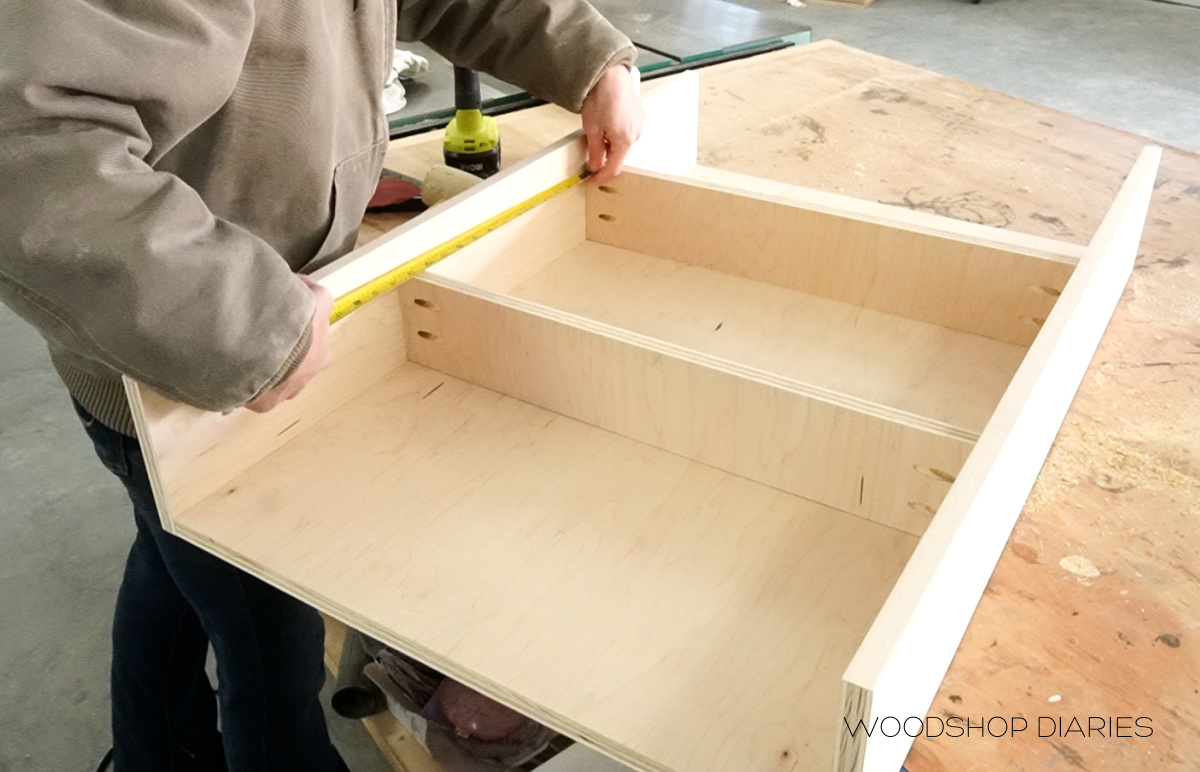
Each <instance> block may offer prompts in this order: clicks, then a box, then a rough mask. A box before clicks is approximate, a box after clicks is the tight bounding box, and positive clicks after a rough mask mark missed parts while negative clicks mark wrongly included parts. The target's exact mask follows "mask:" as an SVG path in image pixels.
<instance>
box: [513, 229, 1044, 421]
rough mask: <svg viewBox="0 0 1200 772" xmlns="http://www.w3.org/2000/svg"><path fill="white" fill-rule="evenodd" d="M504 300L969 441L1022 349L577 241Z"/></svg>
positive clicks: (995, 400)
mask: <svg viewBox="0 0 1200 772" xmlns="http://www.w3.org/2000/svg"><path fill="white" fill-rule="evenodd" d="M512 295H513V296H514V297H518V298H521V299H523V300H528V301H531V302H534V303H540V304H542V305H547V306H552V307H554V308H558V309H561V310H563V311H565V312H567V313H570V314H573V315H575V316H580V317H584V318H587V319H595V320H597V321H601V322H604V323H606V324H609V325H613V326H616V327H621V328H624V329H628V330H631V331H633V332H636V333H640V334H642V335H646V336H648V337H651V338H657V339H659V340H670V341H673V342H675V343H676V344H678V345H680V346H682V347H684V348H687V349H690V350H694V351H698V352H703V353H706V354H709V355H711V356H714V357H717V358H720V359H724V360H727V361H730V362H737V363H739V364H742V365H745V366H747V367H751V368H754V369H757V370H764V371H767V372H772V373H776V374H777V375H780V376H782V377H785V378H789V379H791V380H795V381H800V382H803V383H808V384H812V385H814V386H817V387H819V388H821V389H825V390H827V391H831V392H836V393H839V394H844V395H847V396H852V397H855V398H857V399H859V400H862V401H864V402H868V403H873V404H876V405H879V406H880V407H881V408H888V409H891V410H894V411H899V412H902V413H908V414H910V415H913V416H923V417H925V418H928V419H931V420H933V421H936V422H939V423H941V424H944V425H946V426H947V427H953V431H954V432H955V433H959V434H962V435H963V436H967V435H970V436H971V439H972V440H974V439H975V438H976V437H978V434H979V432H981V431H982V430H983V427H984V426H985V425H986V424H987V421H988V419H989V418H990V417H991V415H992V409H993V408H994V407H995V405H996V403H998V402H999V401H1000V397H1001V395H1002V394H1003V393H1004V389H1005V388H1007V386H1008V383H1009V381H1010V380H1012V376H1013V374H1014V373H1016V371H1017V366H1018V365H1020V363H1021V360H1022V359H1023V358H1024V356H1025V349H1024V348H1022V347H1021V346H1016V345H1013V344H1009V343H1002V342H1000V341H994V340H991V339H988V338H983V337H981V336H977V335H970V334H966V333H961V332H958V331H956V330H950V329H947V328H945V327H939V326H937V325H935V324H928V323H925V322H917V321H913V320H910V319H905V318H903V317H898V316H894V315H892V314H884V313H881V312H878V311H874V310H872V309H869V308H862V307H860V306H856V305H853V304H851V303H841V302H838V301H835V300H829V299H826V298H820V297H817V296H815V295H809V294H806V293H802V292H797V291H794V290H789V289H785V288H783V287H777V286H774V285H771V284H765V283H763V282H756V281H753V280H750V279H744V278H741V277H733V276H730V275H728V274H724V273H720V272H718V271H713V270H709V269H705V268H699V267H695V266H691V265H686V264H682V263H677V262H675V261H673V260H664V259H661V258H655V257H650V256H648V255H644V254H642V253H640V252H633V251H631V250H626V249H620V248H618V247H611V246H608V245H607V244H601V243H597V242H594V241H585V242H583V243H580V244H579V245H578V246H575V247H573V248H572V249H570V250H569V251H568V252H567V253H566V254H564V255H562V256H561V257H560V258H558V259H557V260H555V261H554V262H553V263H551V264H549V265H547V266H546V267H545V268H544V269H542V270H540V271H539V272H537V273H536V274H534V275H533V276H531V277H530V278H529V279H527V280H526V281H524V282H522V283H521V284H520V285H519V286H517V287H516V288H514V289H513V291H512Z"/></svg>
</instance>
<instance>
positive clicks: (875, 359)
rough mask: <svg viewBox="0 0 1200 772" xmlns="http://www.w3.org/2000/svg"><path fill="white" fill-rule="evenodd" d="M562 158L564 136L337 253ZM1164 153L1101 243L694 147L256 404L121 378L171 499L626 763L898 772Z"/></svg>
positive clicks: (636, 174)
mask: <svg viewBox="0 0 1200 772" xmlns="http://www.w3.org/2000/svg"><path fill="white" fill-rule="evenodd" d="M582 161H583V148H582V145H581V143H580V141H579V140H578V139H577V138H569V139H567V140H564V141H563V142H561V143H559V144H558V145H556V146H554V147H551V148H549V149H548V150H546V151H545V152H543V153H542V154H540V155H539V156H537V157H535V158H533V159H531V160H529V161H528V162H526V163H524V164H522V165H521V166H519V167H517V168H514V169H512V170H510V171H509V172H507V173H506V174H505V175H503V176H502V177H499V178H495V179H494V180H492V181H490V182H489V183H488V184H486V185H484V186H481V187H480V188H479V189H477V190H475V191H472V192H470V193H468V194H466V195H464V196H462V197H460V198H458V199H455V200H454V201H452V202H450V203H448V204H446V205H444V206H443V207H441V208H439V209H436V210H433V211H431V212H429V213H428V214H427V215H425V216H424V217H422V218H419V219H418V220H416V221H414V222H412V223H410V224H409V225H408V226H406V227H405V228H403V229H402V230H401V231H398V232H396V233H394V234H393V235H392V236H391V237H390V238H388V239H386V240H384V241H383V242H381V243H378V244H376V245H369V246H368V247H366V248H364V249H362V250H360V251H359V252H356V253H354V254H352V255H351V256H349V257H348V258H347V259H345V260H343V261H341V262H339V263H337V264H335V265H334V266H332V267H331V268H330V269H328V270H326V271H325V272H323V274H322V280H323V282H324V283H325V284H326V285H327V286H329V287H331V289H333V290H334V292H335V294H337V293H341V292H345V291H347V290H348V289H351V288H352V287H354V286H356V285H358V284H361V283H362V282H363V281H365V280H367V279H369V278H372V277H373V276H376V275H378V274H379V273H381V272H382V271H383V270H384V269H386V268H388V267H391V266H394V265H396V264H399V263H400V262H403V261H404V260H406V259H408V258H410V257H411V256H413V255H415V254H419V253H420V252H422V251H424V250H426V249H428V248H430V247H432V246H434V245H435V244H437V243H439V242H440V241H444V240H445V239H447V238H449V237H450V236H453V235H455V234H457V233H459V232H461V231H462V230H464V229H465V228H466V227H468V226H470V225H471V224H473V223H475V222H480V221H482V220H483V219H486V218H487V217H489V216H491V215H492V214H494V213H495V212H497V211H500V210H501V209H504V208H506V207H507V206H510V205H512V204H513V203H516V202H517V201H519V200H523V199H524V198H527V197H528V196H530V195H531V194H533V193H535V192H537V191H539V190H542V189H544V188H547V187H549V186H550V185H552V184H553V183H555V182H558V181H560V180H562V179H564V178H566V177H568V176H569V175H570V174H573V173H575V172H577V171H578V169H579V168H580V166H581V164H582ZM1156 163H1157V151H1155V150H1148V151H1147V152H1146V153H1145V154H1144V155H1143V158H1142V159H1141V160H1140V161H1139V162H1138V163H1137V165H1136V166H1135V167H1134V169H1133V172H1132V173H1131V174H1130V176H1129V179H1128V181H1127V183H1126V185H1125V188H1124V189H1123V190H1122V192H1121V193H1120V194H1119V196H1118V198H1117V200H1116V202H1115V204H1114V206H1113V209H1112V211H1111V212H1110V214H1109V216H1108V218H1107V219H1106V220H1105V221H1104V223H1103V225H1102V227H1101V228H1100V231H1099V232H1098V233H1097V235H1096V237H1095V239H1094V240H1093V242H1092V244H1091V246H1089V247H1087V248H1086V249H1085V248H1083V247H1079V246H1074V245H1069V244H1064V243H1059V242H1053V241H1049V240H1046V239H1041V238H1034V237H1030V236H1023V235H1019V234H1013V233H1008V232H1004V231H1000V230H996V229H992V228H986V227H982V226H973V225H970V224H965V223H961V222H957V221H951V220H947V219H943V218H939V217H935V216H932V215H924V214H921V213H915V212H909V211H905V210H898V209H894V208H891V207H887V206H883V205H878V204H874V203H869V202H862V201H855V200H852V199H847V198H844V197H840V196H834V195H830V194H826V193H820V192H816V191H811V190H805V189H801V188H796V187H793V186H789V185H784V184H779V183H774V182H767V181H764V180H758V179H753V178H747V177H742V176H738V175H734V174H729V173H723V172H717V171H715V170H708V169H699V168H697V169H691V170H689V171H687V172H685V173H684V174H681V175H677V176H672V175H668V174H662V173H655V172H642V171H631V172H628V173H626V174H624V175H622V176H621V177H619V178H617V179H616V180H614V181H612V182H610V183H608V184H607V185H604V186H599V187H597V186H594V185H583V186H579V187H575V188H573V189H571V190H569V191H567V192H566V193H563V194H561V195H559V196H557V197H555V198H553V199H552V200H550V201H549V202H548V203H545V204H543V205H541V206H540V207H538V208H537V209H535V210H533V211H532V212H530V213H528V214H526V215H523V216H522V217H521V218H520V219H518V220H516V221H514V222H512V223H510V224H509V225H506V226H504V227H502V228H501V229H499V230H497V231H495V232H493V233H491V234H489V235H488V236H486V237H484V238H482V239H481V240H479V241H477V242H475V243H474V244H472V245H471V246H469V247H467V248H466V249H464V250H463V251H461V252H459V253H458V254H456V255H454V256H453V257H451V258H450V259H448V260H446V261H445V262H443V263H441V264H440V265H438V266H437V267H435V268H434V269H433V270H431V271H429V272H428V273H427V274H425V275H424V276H423V277H421V278H419V279H417V280H414V281H412V282H409V283H408V284H406V285H404V286H403V287H402V288H401V289H400V290H399V291H397V292H394V293H392V294H390V295H388V296H385V297H384V298H381V299H380V300H378V301H376V302H375V303H372V304H371V305H368V306H366V307H365V308H364V309H362V310H360V311H357V312H355V313H354V314H352V315H350V316H349V317H348V318H346V319H345V320H344V321H342V322H340V323H339V324H338V325H337V326H336V327H335V350H336V358H335V360H334V364H333V366H332V368H331V369H330V370H329V371H327V372H326V373H325V374H323V375H322V376H321V377H320V378H318V379H317V380H316V381H314V383H313V384H312V385H311V386H310V387H309V388H308V389H307V390H306V391H305V392H304V393H303V394H302V395H301V396H300V398H299V399H297V400H296V401H295V402H293V403H289V404H287V405H286V406H284V407H283V408H281V409H279V410H277V411H275V412H273V413H271V414H268V415H265V416H258V415H253V414H250V413H248V412H246V411H238V412H235V413H233V414H230V415H227V416H220V415H215V414H208V413H203V412H200V411H198V410H194V409H192V408H188V407H185V406H182V405H178V404H175V403H172V402H170V401H168V400H166V399H164V398H163V397H161V396H159V395H157V394H156V393H154V392H152V391H150V390H148V389H146V388H143V387H141V386H139V385H137V384H134V383H130V384H128V385H129V394H130V397H131V400H132V402H133V404H134V407H135V412H136V417H137V422H138V428H139V432H140V433H141V436H142V439H143V442H144V444H145V446H146V448H147V449H148V456H149V458H150V459H151V464H152V472H153V477H154V483H155V486H156V488H155V490H156V496H157V498H158V502H159V507H160V510H161V515H162V517H163V519H164V522H165V523H166V525H167V527H168V528H169V529H170V530H171V531H172V532H174V533H176V534H179V535H180V536H182V537H184V538H186V539H188V540H190V541H192V542H195V543H196V544H199V545H201V546H203V547H205V548H207V549H210V550H212V551H214V552H216V553H217V554H220V555H222V556H223V557H225V558H227V559H228V560H230V561H232V562H234V563H236V564H238V565H240V566H242V567H244V568H246V569H247V570H249V571H251V572H253V573H255V574H257V575H259V576H261V577H263V578H265V579H266V580H268V581H270V582H273V583H274V584H276V585H278V586H280V587H282V588H283V589H285V590H287V591H289V592H292V593H294V594H295V595H297V596H299V597H301V598H303V599H305V600H307V601H309V602H311V603H312V604H313V605H315V606H317V607H318V608H320V609H321V610H323V611H325V612H327V613H328V614H330V615H332V616H334V617H337V618H339V619H341V620H343V621H345V622H346V623H348V624H350V625H351V626H353V627H356V628H359V629H362V630H364V631H365V632H367V633H369V634H370V635H373V636H375V637H377V638H379V639H381V640H384V641H386V642H387V643H389V644H391V645H393V646H395V647H396V648H399V649H402V650H404V651H406V652H409V653H410V654H412V655H414V656H416V657H418V658H420V659H422V660H424V661H426V662H428V663H429V664H431V665H433V666H435V667H437V668H440V669H442V670H444V671H446V672H448V673H451V674H453V675H454V676H456V677H457V678H459V679H461V680H463V681H465V682H467V683H470V684H472V685H474V686H476V687H477V688H479V689H481V690H482V691H484V692H486V693H488V694H490V695H492V696H494V697H496V698H498V699H500V700H501V701H503V702H506V703H508V704H510V705H512V706H513V707H515V708H517V709H519V710H521V711H523V712H525V713H527V714H529V715H532V716H534V717H536V718H538V719H540V720H542V721H544V722H546V723H548V724H550V725H552V726H554V727H555V728H557V729H560V730H561V731H564V732H566V733H568V734H571V735H573V736H574V737H576V738H577V739H580V740H582V741H584V742H586V743H588V744H591V745H593V746H594V747H596V748H598V749H599V750H601V751H603V752H604V753H607V754H609V755H611V756H613V757H615V758H617V759H619V760H621V761H623V762H624V763H626V764H628V765H630V766H632V767H634V768H635V769H640V770H674V771H675V772H702V771H706V770H712V771H713V772H717V771H720V772H731V771H737V772H742V771H745V772H751V771H753V772H759V771H761V770H792V769H795V770H821V769H837V770H860V769H867V770H885V771H886V772H895V770H896V769H898V768H899V766H900V763H901V762H902V761H903V758H904V754H905V752H906V750H907V748H908V745H909V744H910V743H911V738H909V737H907V736H906V733H905V731H904V727H903V726H902V725H901V722H903V721H904V719H905V718H907V717H910V716H918V717H920V716H923V715H924V711H925V710H926V709H927V708H928V706H929V704H930V702H931V700H932V698H933V695H934V693H935V691H936V689H937V687H938V684H939V682H940V681H941V678H942V676H943V674H944V672H945V670H946V667H947V665H948V664H949V662H950V659H951V657H952V656H953V653H954V650H955V648H956V647H957V645H958V642H959V640H960V638H961V636H962V633H963V631H964V629H965V627H966V625H967V622H968V621H969V619H970V616H971V613H972V611H973V609H974V607H975V604H976V603H977V601H978V599H979V597H980V595H981V593H982V591H983V588H984V586H985V585H986V582H987V579H988V576H989V575H990V573H991V570H992V567H993V566H994V565H995V562H996V560H997V559H998V556H999V554H1000V551H1001V550H1002V548H1003V546H1004V543H1005V541H1006V539H1007V537H1008V534H1009V532H1010V530H1011V528H1012V526H1013V523H1014V521H1015V519H1016V517H1017V514H1018V513H1019V511H1020V509H1021V506H1022V504H1023V502H1024V500H1025V498H1026V496H1027V495H1028V492H1029V490H1030V487H1031V486H1032V484H1033V481H1034V479H1035V477H1036V474H1037V471H1038V469H1039V468H1040V466H1041V464H1042V461H1043V460H1044V458H1045V455H1046V453H1047V451H1048V449H1049V446H1050V443H1051V442H1052V440H1053V438H1054V435H1055V433H1056V431H1057V429H1058V426H1059V424H1060V423H1061V421H1062V418H1063V415H1064V414H1065V411H1066V409H1067V406H1068V404H1069V403H1070V400H1071V398H1072V396H1073V394H1074V392H1075V389H1076V388H1077V387H1078V384H1079V382H1080V379H1081V378H1082V376H1083V373H1084V371H1085V369H1086V366H1087V363H1088V361H1089V359H1090V357H1091V355H1092V353H1093V352H1094V350H1095V347H1096V345H1097V342H1098V341H1099V338H1100V335H1101V333H1102V331H1103V329H1104V326H1105V325H1106V324H1107V321H1108V319H1109V317H1110V315H1111V313H1112V311H1113V308H1114V306H1115V304H1116V302H1117V300H1118V298H1119V296H1120V293H1121V291H1122V288H1123V286H1124V284H1125V282H1126V280H1127V278H1128V275H1129V272H1130V269H1131V267H1132V261H1133V257H1134V254H1135V252H1136V248H1137V243H1138V240H1139V238H1140V232H1141V225H1142V221H1143V219H1144V214H1145V211H1146V207H1147V205H1148V201H1149V195H1150V190H1151V187H1152V184H1153V179H1154V172H1155V167H1156ZM860 721H862V722H863V728H861V729H858V730H857V731H852V730H855V729H856V728H857V727H858V724H859V722H860ZM914 726H915V725H914V724H913V723H912V722H909V723H908V724H907V727H908V729H909V731H912V730H913V729H914ZM888 735H895V736H894V737H889V736H888Z"/></svg>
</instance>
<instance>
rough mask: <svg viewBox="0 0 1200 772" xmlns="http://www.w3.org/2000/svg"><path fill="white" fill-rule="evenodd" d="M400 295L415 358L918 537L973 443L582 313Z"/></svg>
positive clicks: (468, 295)
mask: <svg viewBox="0 0 1200 772" xmlns="http://www.w3.org/2000/svg"><path fill="white" fill-rule="evenodd" d="M403 294H404V296H405V298H406V299H407V300H408V303H406V306H408V307H409V308H410V309H411V311H412V313H411V314H410V316H409V319H410V324H409V327H408V330H407V335H406V341H407V344H406V345H407V346H408V350H409V358H410V360H411V361H414V362H417V363H419V364H423V365H425V366H428V367H432V368H434V369H436V370H439V371H441V372H444V373H447V374H451V375H455V376H457V377H460V378H463V379H465V380H468V381H471V382H472V383H477V384H480V385H483V386H486V387H488V388H492V389H495V390H497V391H500V392H502V393H505V394H511V395H513V396H515V397H517V398H519V399H522V400H524V401H526V402H530V403H532V404H536V405H540V406H542V407H546V408H549V409H551V410H554V411H555V412H556V413H560V414H562V415H567V416H571V417H573V418H576V419H578V420H581V421H584V422H586V423H589V424H592V425H594V426H599V427H601V428H604V429H608V430H610V431H613V432H616V433H617V434H620V435H623V436H626V437H631V438H633V439H637V440H640V441H642V442H645V443H647V444H649V445H653V446H655V447H658V448H663V449H665V450H669V451H671V452H673V453H678V454H679V455H681V456H684V457H686V458H691V459H695V460H698V461H702V462H704V463H706V464H709V465H711V466H714V467H716V468H718V469H723V470H726V471H729V472H733V473H734V474H738V475H741V476H743V477H747V478H749V479H751V480H756V481H758V482H762V483H766V484H768V485H771V486H773V487H776V488H779V489H781V490H784V491H787V492H789V493H793V494H796V495H801V496H804V497H806V498H809V499H812V500H813V501H817V502H820V503H823V504H827V505H829V506H832V507H835V508H837V509H839V510H841V511H843V512H849V513H851V514H856V515H861V516H863V517H866V518H867V519H869V520H872V521H875V522H878V523H881V524H883V525H887V526H890V527H893V528H898V529H900V530H903V531H906V532H908V533H911V534H915V535H919V534H921V533H923V532H924V530H925V527H926V526H927V525H928V523H929V518H930V517H931V516H932V515H933V513H934V512H935V511H936V510H937V507H938V505H939V504H940V503H941V500H942V497H943V496H944V495H945V493H946V490H947V489H948V488H949V483H948V480H950V479H953V475H955V474H957V473H958V469H959V467H961V466H962V463H963V461H964V460H965V459H966V457H967V454H968V453H969V452H970V449H971V445H972V440H973V437H970V436H969V435H968V436H963V435H961V434H956V433H953V431H952V429H951V428H950V427H946V426H943V425H939V424H937V423H936V422H932V421H928V420H922V418H921V417H920V416H916V415H911V416H906V415H900V414H897V413H894V412H889V411H887V410H883V409H878V407H877V406H875V405H871V404H864V403H861V402H856V401H854V400H852V399H848V398H846V397H845V396H843V395H839V394H837V393H835V392H831V391H828V390H820V389H815V388H813V387H811V386H809V385H807V384H804V383H802V382H797V381H789V380H788V379H786V378H780V377H778V376H776V375H774V374H773V373H772V372H770V371H766V370H754V369H751V368H748V367H738V366H736V365H734V364H732V363H729V362H725V361H722V360H718V359H715V358H710V357H705V356H703V355H702V354H699V353H697V352H695V351H692V350H689V349H684V348H682V347H680V346H676V345H671V344H669V343H664V342H662V341H657V340H655V339H652V338H646V337H642V336H637V335H633V334H630V333H627V332H623V331H621V330H619V329H617V328H612V327H607V326H605V325H598V324H595V323H592V322H589V321H588V320H586V319H584V318H582V317H577V318H570V317H568V316H565V315H556V314H553V313H552V312H547V311H546V310H544V309H539V308H538V307H536V306H531V305H527V304H522V303H519V302H516V301H513V300H505V299H503V298H498V297H494V296H491V297H489V296H487V295H483V294H479V293H472V292H470V291H468V290H466V289H465V288H463V287H461V286H455V285H452V284H448V283H444V282H439V281H436V280H431V281H420V280H418V281H414V282H412V283H411V284H410V285H409V286H408V287H406V288H405V291H404V293H403ZM685 394H686V395H687V397H686V398H683V397H682V395H685ZM699 404H702V405H704V409H703V410H697V409H696V405H699ZM813 448H820V449H821V452H820V453H813V452H811V450H812V449H813ZM932 470H938V472H936V473H935V472H933V471H932Z"/></svg>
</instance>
